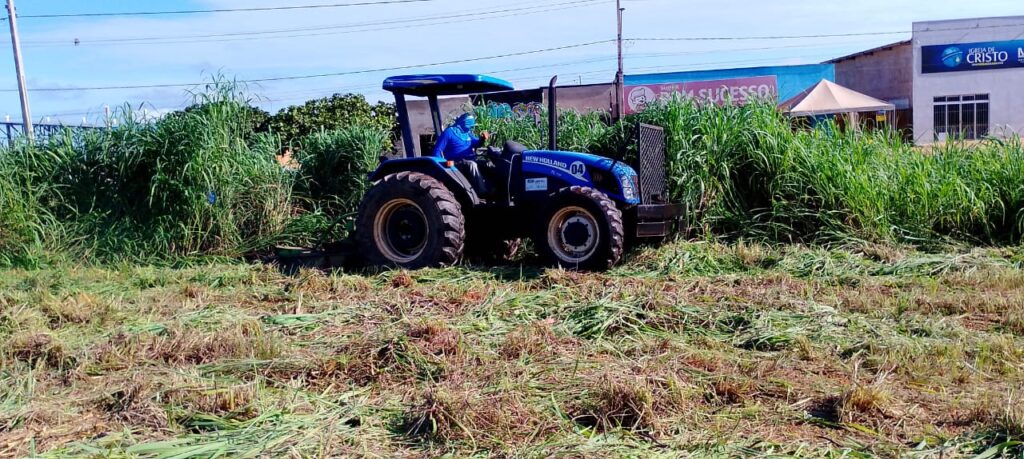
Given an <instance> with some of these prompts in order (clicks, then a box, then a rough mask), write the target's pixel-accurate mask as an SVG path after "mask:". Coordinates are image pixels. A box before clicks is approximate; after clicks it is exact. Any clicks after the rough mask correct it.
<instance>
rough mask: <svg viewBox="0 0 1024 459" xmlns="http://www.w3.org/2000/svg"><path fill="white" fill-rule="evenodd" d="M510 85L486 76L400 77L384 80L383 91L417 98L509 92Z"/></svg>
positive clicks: (511, 88)
mask: <svg viewBox="0 0 1024 459" xmlns="http://www.w3.org/2000/svg"><path fill="white" fill-rule="evenodd" d="M513 89H515V87H513V86H512V83H509V82H507V81H505V80H502V79H499V78H494V77H491V76H487V75H401V76H393V77H390V78H388V79H386V80H384V90H385V91H389V92H393V93H396V94H408V95H412V96H417V97H429V96H452V95H458V94H476V93H482V92H495V91H510V90H513Z"/></svg>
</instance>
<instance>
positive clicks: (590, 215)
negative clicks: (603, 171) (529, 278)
mask: <svg viewBox="0 0 1024 459" xmlns="http://www.w3.org/2000/svg"><path fill="white" fill-rule="evenodd" d="M624 233H625V232H624V230H623V226H622V211H620V210H619V209H618V208H617V207H615V203H614V202H612V200H611V199H609V198H608V196H607V195H605V194H604V193H602V192H600V191H597V190H595V189H593V188H587V187H578V186H574V187H571V188H567V189H565V190H562V191H561V192H559V193H558V194H556V195H555V196H554V198H553V200H552V201H551V202H550V204H549V205H548V206H547V207H546V209H545V210H544V213H543V214H542V218H541V220H540V225H539V226H538V228H537V229H536V232H535V235H534V245H535V246H536V247H537V251H538V253H539V254H540V256H541V257H542V258H543V259H544V260H545V261H547V262H548V263H550V264H552V265H557V266H561V267H563V268H566V269H575V270H582V271H604V270H607V269H609V268H611V267H612V266H615V264H616V263H618V262H619V261H621V260H622V252H623V245H624V244H625V239H626V238H625V234H624Z"/></svg>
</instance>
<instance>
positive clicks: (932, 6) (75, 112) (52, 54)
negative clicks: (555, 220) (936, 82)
mask: <svg viewBox="0 0 1024 459" xmlns="http://www.w3.org/2000/svg"><path fill="white" fill-rule="evenodd" d="M346 1H351V0H346ZM572 1H574V0H546V1H537V0H522V1H515V2H512V1H507V0H506V1H501V0H435V1H431V2H425V3H417V4H403V5H386V6H384V5H381V6H359V7H348V8H332V9H312V10H292V11H275V12H245V13H213V14H193V15H170V16H143V17H91V18H62V19H44V18H29V17H26V18H23V19H21V20H20V21H19V26H20V29H21V37H22V42H23V54H24V61H25V68H26V74H27V78H28V86H29V88H30V90H31V89H32V88H68V89H74V88H82V87H93V86H130V85H149V84H178V83H196V82H204V81H209V79H210V77H211V75H213V74H217V73H220V74H223V75H226V76H229V77H235V78H237V79H240V80H245V79H259V78H272V77H280V76H293V75H309V74H319V73H333V72H346V71H357V70H363V69H373V68H382V67H394V66H403V65H413V64H426V63H434V62H443V61H451V60H457V59H467V58H478V57H484V56H493V55H500V54H509V53H516V52H520V51H528V50H537V49H544V48H552V47H560V46H565V45H572V44H577V43H585V42H593V41H600V40H609V39H612V38H614V36H615V7H614V1H612V0H593V1H590V2H587V3H576V4H567V3H569V2H572ZM575 1H580V0H575ZM317 3H321V4H324V3H341V0H298V1H290V2H289V1H284V0H191V1H168V0H163V1H157V0H135V1H132V2H125V1H109V0H106V1H102V0H97V1H90V2H83V1H81V0H20V1H19V2H18V12H19V14H21V15H35V14H51V13H84V12H123V11H166V10H182V9H215V8H251V7H254V6H282V5H308V4H317ZM624 7H625V8H626V16H625V17H626V19H625V24H626V25H625V36H626V38H627V39H628V38H639V37H690V36H703V37H707V36H715V37H722V36H726V37H742V36H764V35H773V36H775V35H816V34H838V33H861V32H879V31H907V30H910V27H911V23H912V22H914V21H922V20H935V19H953V18H959V17H983V16H1008V15H1024V3H1022V2H1021V1H1020V0H986V1H970V2H966V1H962V2H945V1H944V2H935V1H933V0H901V1H893V0H859V1H854V2H837V1H822V0H785V1H782V0H719V1H716V2H707V1H695V0H624ZM527 8H532V9H529V10H525V11H517V12H505V13H493V12H494V11H496V10H508V9H527ZM456 14H465V15H469V14H472V16H471V17H464V18H460V19H437V20H429V19H424V18H430V17H436V16H448V15H456ZM407 19H408V20H410V21H408V22H403V23H400V24H385V25H382V24H379V23H380V22H388V21H395V20H407ZM366 23H378V24H377V25H369V26H359V24H366ZM1022 23H1024V21H1022ZM2 25H3V27H4V28H5V29H6V27H7V24H6V22H5V23H3V24H2ZM295 29H307V30H302V31H297V30H295ZM270 31H279V32H277V33H266V32H270ZM245 32H260V33H261V34H260V35H244V36H237V35H236V36H227V37H224V36H221V37H195V36H196V35H215V34H235V33H245ZM1020 32H1021V36H1024V25H1022V26H1021V31H1020ZM164 37H171V38H164ZM180 37H186V38H180ZM188 37H191V38H188ZM76 38H77V39H78V40H79V42H80V43H79V44H78V45H75V44H74V40H75V39H76ZM153 38H160V40H152V39H153ZM907 38H909V33H906V34H890V35H877V36H861V37H845V38H811V39H786V40H732V41H697V42H693V41H684V42H634V43H627V48H626V71H627V73H633V74H635V73H652V72H665V71H673V70H694V69H708V68H731V67H751V66H760V65H779V64H800V63H813V62H820V61H823V60H826V59H829V58H832V57H837V56H841V55H845V54H849V53H852V52H856V51H859V50H863V49H868V48H871V47H874V46H879V45H883V44H886V43H891V42H895V41H899V40H903V39H907ZM138 39H144V40H138ZM0 42H2V46H3V50H4V51H3V57H0V90H6V91H2V92H0V109H2V111H3V113H0V116H3V115H4V114H7V115H9V116H10V118H11V119H12V120H20V118H21V116H20V113H21V112H20V108H19V104H18V97H17V93H16V92H13V91H10V90H12V89H15V88H17V81H16V80H15V75H14V64H13V58H12V53H11V48H10V41H9V38H8V37H6V35H5V37H4V38H3V39H0ZM511 69H521V70H515V71H508V70H511ZM614 71H615V45H614V43H607V44H600V45H594V46H587V47H580V48H573V49H565V50H560V51H554V52H549V53H541V54H533V55H527V56H517V57H508V58H502V59H494V60H484V61H478V62H471V63H465V64H453V65H444V66H432V67H423V68H421V69H416V70H407V71H394V72H376V73H367V74H359V75H350V76H336V77H325V78H313V79H304V80H293V81H280V82H265V83H259V84H251V85H249V86H248V91H249V93H251V94H252V96H253V97H254V98H256V99H257V102H258V104H259V105H261V106H263V107H264V108H266V109H268V110H271V111H275V110H277V109H279V108H281V107H284V106H287V105H291V104H296V103H301V102H303V101H305V100H308V99H312V98H316V97H321V96H325V95H330V94H332V93H334V92H358V93H363V94H366V95H367V97H368V98H370V99H371V100H377V99H381V98H384V97H385V95H384V94H383V93H382V92H381V91H380V90H379V86H380V82H381V80H383V78H384V77H385V76H387V75H388V74H392V73H395V74H397V73H434V72H474V73H494V74H495V75H496V76H499V77H502V78H505V79H508V80H510V81H512V82H513V83H515V84H516V86H517V87H536V86H539V85H542V84H544V83H545V82H546V81H547V79H548V78H550V76H551V75H553V74H555V73H557V74H559V75H560V79H561V81H562V83H563V84H565V83H569V82H578V81H582V82H583V83H598V82H607V81H611V80H612V78H613V76H614ZM187 90H188V88H187V87H174V88H151V89H122V90H85V91H78V90H72V91H62V92H38V91H37V92H31V93H30V98H31V102H32V111H33V117H34V118H35V119H36V120H37V121H39V120H43V119H45V118H46V117H50V119H51V120H52V121H56V120H60V121H62V122H66V123H80V122H82V120H83V119H85V120H87V121H90V122H92V121H95V120H96V119H98V118H99V117H101V116H102V113H103V107H104V105H109V106H112V107H113V106H118V105H121V104H124V103H130V104H132V105H133V106H136V107H139V106H142V107H145V108H146V109H147V110H152V111H154V112H157V113H160V112H164V111H167V110H172V109H176V108H180V107H183V106H185V105H187V104H188V103H189V101H190V96H189V95H188V93H187Z"/></svg>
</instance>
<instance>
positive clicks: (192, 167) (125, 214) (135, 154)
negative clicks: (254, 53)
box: [0, 82, 292, 258]
mask: <svg viewBox="0 0 1024 459" xmlns="http://www.w3.org/2000/svg"><path fill="white" fill-rule="evenodd" d="M247 103H248V101H247V100H245V99H244V97H243V95H242V93H241V92H240V91H238V90H237V88H235V87H234V86H233V85H231V84H228V83H223V82H218V83H216V84H213V85H211V86H210V87H208V88H207V90H206V91H205V92H202V93H199V94H197V95H196V105H195V106H194V107H193V108H192V109H190V110H187V111H183V112H176V113H174V114H171V115H169V116H167V117H164V118H162V119H160V120H158V121H156V122H148V121H143V120H140V119H139V118H140V117H139V116H137V115H136V113H134V112H133V111H132V110H131V108H130V107H126V108H124V109H123V111H122V112H121V113H119V115H118V118H119V119H121V120H122V122H121V123H120V124H119V125H118V126H117V127H114V128H111V129H106V130H96V131H91V132H89V133H87V134H86V135H85V136H84V137H76V136H72V135H71V133H70V131H68V132H65V133H64V135H61V136H57V137H55V138H53V139H51V140H50V141H49V142H48V143H46V144H40V145H35V146H28V145H21V146H19V147H17V148H14V149H10V150H8V151H5V152H3V153H0V154H2V155H3V156H5V157H6V160H5V163H6V164H9V166H8V167H11V168H14V169H16V170H17V171H18V172H19V175H16V176H15V180H10V181H7V183H5V184H4V185H2V186H3V187H4V188H5V189H11V188H13V189H15V190H16V191H19V190H20V195H18V194H12V193H5V194H4V196H5V197H4V198H3V199H5V200H7V199H13V200H18V201H21V202H22V203H23V204H22V205H23V206H32V207H33V209H31V212H29V213H34V214H35V218H34V219H28V218H26V219H24V220H22V221H23V222H27V223H23V224H22V225H21V226H18V227H16V228H22V229H20V230H18V232H19V233H20V234H22V236H21V240H22V242H18V240H15V242H14V243H15V244H23V242H24V239H25V238H26V237H27V235H29V234H30V231H29V230H30V229H32V228H35V231H34V235H35V236H36V237H37V238H40V237H41V238H46V239H50V242H52V243H54V244H62V245H63V246H64V247H65V248H69V249H73V250H72V251H73V252H74V253H76V254H78V255H80V256H83V257H94V256H96V257H100V258H124V257H129V258H151V257H153V256H168V255H194V254H226V255H233V254H240V253H243V252H246V251H249V250H251V249H254V248H256V247H258V246H262V245H264V244H265V241H267V240H270V239H273V238H274V237H276V235H277V234H279V233H281V232H282V230H283V229H284V227H285V224H286V223H287V221H288V219H289V217H290V215H291V209H290V204H289V203H290V198H291V186H292V184H291V180H292V179H291V177H290V176H289V175H287V174H286V173H285V172H284V171H282V170H281V168H280V167H279V166H278V165H277V163H276V162H275V160H274V154H275V153H276V152H277V151H278V149H279V148H280V144H279V141H278V140H277V139H276V138H274V137H272V136H269V135H256V136H253V135H252V132H251V127H250V126H251V123H249V122H248V120H247V119H246V116H247V115H246V114H247V113H248V111H247V110H245V109H244V108H245V107H246V106H247ZM5 181H6V180H5ZM6 196H12V197H11V198H7V197H6ZM6 213H7V212H6V211H5V214H6ZM45 216H49V217H51V220H49V221H47V222H44V221H43V220H45ZM5 218H7V217H6V216H5ZM26 225H27V226H26ZM5 226H6V225H5ZM53 234H67V235H68V237H67V238H65V239H64V240H62V241H54V240H52V235H53ZM5 243H10V242H5Z"/></svg>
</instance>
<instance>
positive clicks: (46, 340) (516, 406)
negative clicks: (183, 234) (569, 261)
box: [0, 242, 1024, 458]
mask: <svg viewBox="0 0 1024 459" xmlns="http://www.w3.org/2000/svg"><path fill="white" fill-rule="evenodd" d="M1022 265H1024V251H1022V250H1021V249H1020V248H1016V249H970V250H968V249H964V250H961V251H957V250H952V249H951V250H950V251H949V252H947V253H942V254H927V253H921V252H916V251H913V250H910V249H901V248H896V247H890V246H878V245H865V246H861V247H850V248H848V249H845V250H841V249H832V250H824V249H816V248H804V247H800V246H779V247H768V246H763V245H757V244H745V243H736V244H732V245H721V244H717V243H693V242H689V243H686V242H679V243H673V244H670V245H668V246H665V247H662V248H658V249H646V250H642V251H640V252H638V253H636V254H635V255H634V256H633V257H632V258H631V259H630V260H629V261H628V262H627V263H626V264H625V265H624V266H622V267H620V268H617V269H616V270H614V271H613V272H611V273H608V274H578V273H571V272H565V271H559V270H539V269H536V268H531V267H529V265H526V266H523V267H521V266H518V265H517V266H506V267H501V268H484V267H473V266H466V267H457V268H451V269H446V270H427V271H421V272H411V273H410V272H401V271H395V272H383V273H378V274H374V273H323V272H320V271H301V272H299V273H296V274H285V273H282V272H280V270H278V269H276V268H275V267H274V266H270V265H259V264H255V265H250V264H242V263H234V262H230V263H224V264H216V263H214V264H207V263H203V264H197V265H191V266H179V267H139V266H135V265H124V266H121V267H118V266H107V267H103V268H98V267H96V268H91V267H67V268H60V267H51V268H44V269H40V270H34V271H23V270H14V269H12V270H6V271H4V272H3V273H2V275H0V310H2V315H0V343H3V346H2V351H0V368H2V369H0V457H19V456H33V455H39V456H46V457H67V456H93V457H165V458H171V457H173V458H186V457H218V456H223V457H244V456H247V457H339V456H365V457H395V456H404V457H428V456H440V455H449V456H451V457H467V456H476V457H488V456H497V457H736V456H761V457H769V456H770V457H787V456H793V457H896V456H904V455H906V456H911V457H936V458H938V457H943V458H953V457H974V456H975V455H981V457H999V456H1006V457H1019V456H1020V455H1021V454H1024V453H1022V452H1024V448H1022V446H1021V443H1020V440H1022V438H1024V437H1022V436H1024V408H1022V405H1024V403H1022V401H1024V272H1022V270H1021V268H1022Z"/></svg>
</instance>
